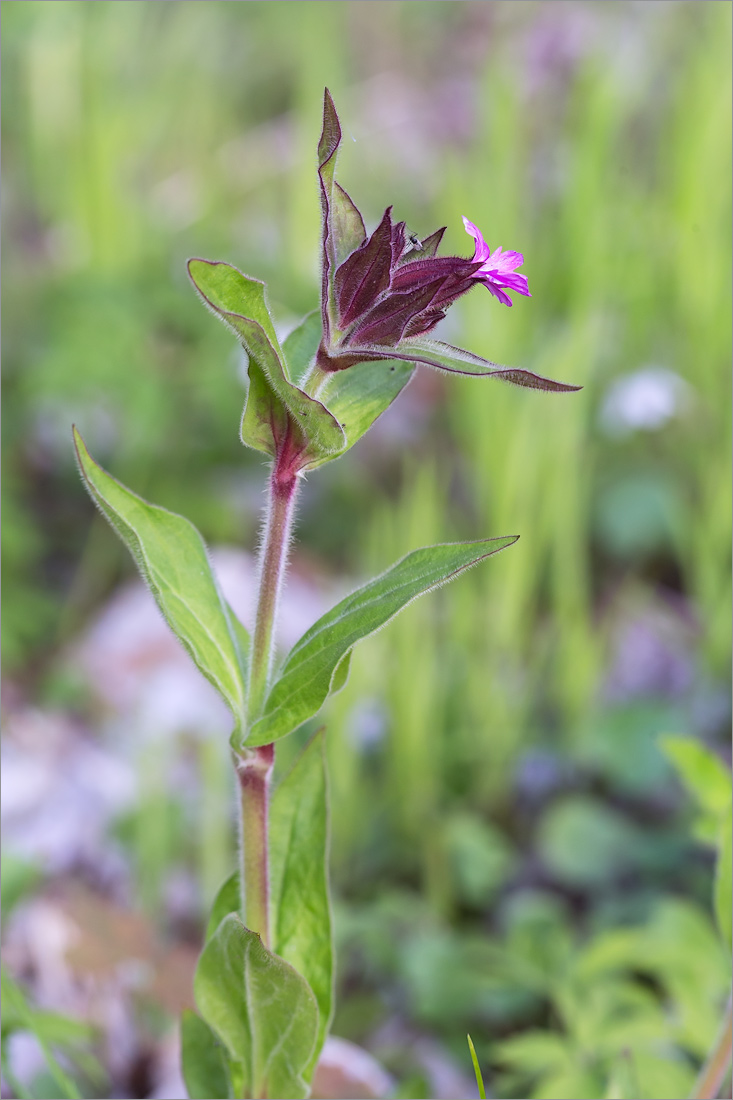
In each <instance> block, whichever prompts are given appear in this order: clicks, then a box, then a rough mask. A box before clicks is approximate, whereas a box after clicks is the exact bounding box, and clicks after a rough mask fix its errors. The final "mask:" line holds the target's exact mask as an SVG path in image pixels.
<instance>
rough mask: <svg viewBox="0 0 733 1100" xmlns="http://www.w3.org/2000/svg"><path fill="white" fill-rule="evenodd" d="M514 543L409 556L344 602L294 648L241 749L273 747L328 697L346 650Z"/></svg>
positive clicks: (449, 547) (466, 545)
mask: <svg viewBox="0 0 733 1100" xmlns="http://www.w3.org/2000/svg"><path fill="white" fill-rule="evenodd" d="M517 538H518V536H515V535H509V536H507V537H505V538H495V539H482V540H480V541H478V542H456V543H444V544H443V545H439V546H426V547H423V548H422V549H421V550H413V552H412V553H411V554H407V556H406V557H404V558H402V560H401V561H398V562H397V563H396V564H395V565H393V566H392V567H391V568H390V569H388V570H387V571H386V572H385V573H383V574H382V575H381V576H380V577H376V578H375V579H374V580H373V581H370V582H369V584H366V585H364V587H363V588H358V589H357V590H356V592H353V593H352V594H351V595H350V596H347V597H346V599H345V600H342V601H341V602H340V603H338V604H337V605H336V606H335V607H334V608H332V609H331V611H329V612H328V613H327V614H326V615H324V616H323V617H322V618H320V619H319V620H318V622H317V623H315V624H314V625H313V626H312V627H311V628H310V630H307V631H306V633H305V634H304V635H303V637H302V638H301V639H300V640H299V641H298V642H296V643H295V645H294V646H293V648H292V650H291V651H290V654H289V655H288V658H287V660H286V662H285V665H284V667H283V669H282V671H281V673H280V676H279V678H278V679H277V680H276V681H275V683H274V685H273V687H272V689H271V691H270V694H269V695H268V697H267V700H266V702H265V708H264V713H263V715H262V717H261V718H260V719H258V721H257V722H255V723H254V725H253V726H252V727H251V729H250V732H249V736H248V739H247V743H248V744H251V745H264V744H267V743H268V742H270V741H275V740H277V739H278V738H279V737H284V736H285V735H286V734H287V733H291V732H292V731H293V730H294V729H297V728H298V726H300V725H301V724H302V723H303V722H305V721H307V719H308V718H312V717H313V716H314V715H315V714H317V713H318V710H319V709H320V707H321V705H322V704H323V703H324V702H325V700H326V698H327V697H328V694H329V692H330V691H331V689H332V687H333V684H334V681H333V677H334V673H335V672H336V669H337V667H338V664H339V662H340V661H341V659H342V657H344V656H345V654H347V653H348V652H349V650H350V649H351V648H352V646H354V645H355V644H356V643H357V642H359V641H361V640H362V638H366V637H368V636H369V635H370V634H373V633H374V631H375V630H379V628H380V627H381V626H384V624H385V623H387V622H389V620H390V619H391V618H393V617H394V616H395V615H396V614H397V613H398V612H399V611H401V610H402V608H403V607H406V606H407V604H409V603H411V602H412V601H413V600H414V599H416V598H417V597H418V596H421V595H423V594H424V593H425V592H430V591H431V590H432V589H433V588H437V587H439V586H440V585H442V584H445V582H446V581H449V580H452V579H453V577H456V576H458V574H459V573H462V572H463V571H464V570H466V569H468V568H470V567H471V566H472V565H475V564H476V563H477V562H479V561H482V560H483V559H484V558H487V557H489V556H490V555H492V554H496V553H497V552H498V551H499V550H503V549H504V548H505V547H507V546H511V545H512V543H514V542H516V541H517Z"/></svg>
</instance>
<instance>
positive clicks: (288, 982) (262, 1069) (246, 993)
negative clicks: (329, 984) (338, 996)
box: [194, 913, 318, 1100]
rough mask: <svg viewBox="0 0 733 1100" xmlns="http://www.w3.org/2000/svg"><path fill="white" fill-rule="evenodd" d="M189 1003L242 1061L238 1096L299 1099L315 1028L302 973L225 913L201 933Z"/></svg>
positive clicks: (313, 1006) (311, 1002)
mask: <svg viewBox="0 0 733 1100" xmlns="http://www.w3.org/2000/svg"><path fill="white" fill-rule="evenodd" d="M194 993H195V996H196V1004H197V1005H198V1008H199V1012H200V1013H201V1015H202V1016H203V1018H204V1020H205V1021H206V1022H207V1024H209V1026H210V1027H211V1028H212V1029H213V1030H214V1032H215V1033H216V1034H217V1035H218V1036H219V1037H220V1038H221V1039H222V1040H223V1042H224V1044H225V1046H226V1048H227V1051H228V1053H229V1056H230V1057H231V1058H232V1059H234V1060H235V1061H237V1062H239V1063H240V1064H241V1066H242V1071H243V1077H244V1082H243V1083H244V1090H243V1092H242V1093H241V1094H240V1095H244V1096H252V1097H254V1096H271V1097H276V1096H279V1097H292V1098H293V1100H304V1098H305V1097H306V1096H307V1095H308V1085H307V1083H306V1080H305V1078H304V1076H303V1075H304V1072H305V1071H306V1069H307V1067H308V1064H309V1061H310V1057H311V1053H312V1051H313V1046H314V1043H315V1041H316V1032H317V1029H318V1008H317V1005H316V1001H315V998H314V996H313V993H312V992H311V990H310V988H309V986H308V983H307V982H306V980H305V979H304V978H303V977H301V975H300V974H298V972H297V971H296V970H294V969H293V967H292V966H290V965H289V964H288V963H286V962H283V960H282V959H280V958H278V956H277V955H273V954H272V952H270V951H268V950H267V948H266V947H264V945H263V943H262V941H261V939H260V937H259V936H258V935H256V933H254V932H250V931H249V929H247V928H245V926H244V925H243V924H242V922H241V920H240V919H239V917H238V916H237V915H236V914H234V913H230V914H229V916H228V917H225V918H224V920H223V921H222V923H221V924H220V925H219V927H218V929H217V930H216V932H215V933H214V935H213V936H212V937H211V939H210V940H209V941H208V943H207V944H206V946H205V947H204V950H203V952H202V954H201V958H200V959H199V963H198V967H197V969H196V976H195V978H194Z"/></svg>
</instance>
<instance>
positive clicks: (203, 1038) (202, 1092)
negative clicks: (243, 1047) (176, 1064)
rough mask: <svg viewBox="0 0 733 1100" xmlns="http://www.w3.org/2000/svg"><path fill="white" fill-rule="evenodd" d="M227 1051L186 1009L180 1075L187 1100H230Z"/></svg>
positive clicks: (183, 1017)
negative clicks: (181, 1075) (184, 1085)
mask: <svg viewBox="0 0 733 1100" xmlns="http://www.w3.org/2000/svg"><path fill="white" fill-rule="evenodd" d="M228 1061H229V1060H228V1057H227V1054H226V1051H225V1049H224V1047H223V1046H222V1044H221V1043H220V1042H219V1040H218V1039H217V1037H216V1035H215V1034H214V1032H213V1031H212V1030H211V1028H210V1027H209V1025H208V1024H207V1023H206V1021H205V1020H202V1019H201V1017H200V1016H197V1015H196V1013H195V1012H192V1011H191V1010H190V1009H186V1010H185V1011H184V1013H183V1015H182V1016H181V1072H182V1073H183V1080H184V1081H185V1082H186V1090H187V1092H188V1096H189V1100H229V1097H230V1096H231V1095H232V1085H231V1079H230V1077H229V1065H228Z"/></svg>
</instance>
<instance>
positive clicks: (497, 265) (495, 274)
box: [463, 218, 532, 306]
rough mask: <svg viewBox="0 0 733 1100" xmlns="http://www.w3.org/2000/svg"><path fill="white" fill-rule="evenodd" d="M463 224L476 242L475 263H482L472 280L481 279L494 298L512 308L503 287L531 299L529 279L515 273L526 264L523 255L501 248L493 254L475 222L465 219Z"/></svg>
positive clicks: (496, 249)
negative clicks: (504, 250) (516, 269)
mask: <svg viewBox="0 0 733 1100" xmlns="http://www.w3.org/2000/svg"><path fill="white" fill-rule="evenodd" d="M463 224H464V226H465V228H466V232H467V233H468V234H469V235H470V236H471V237H473V239H474V240H475V242H476V248H475V251H474V254H473V259H474V262H477V261H478V260H480V261H481V267H480V268H479V269H478V271H474V272H473V273H472V275H471V278H472V279H479V280H480V281H481V282H482V283H483V284H484V285H485V286H487V287H488V288H489V290H490V291H491V293H492V294H493V295H494V297H496V298H498V299H499V301H500V302H503V303H504V305H505V306H510V305H512V304H513V303H512V300H511V298H510V297H509V295H508V294H505V293H504V291H503V290H502V287H506V288H507V290H516V292H517V293H518V294H524V295H525V296H526V297H527V298H531V297H532V295H531V294H530V292H529V287H528V285H527V277H526V276H525V275H518V274H517V272H516V271H515V268H517V267H521V266H522V264H523V263H524V256H523V255H522V253H521V252H503V251H502V249H501V248H500V247H499V248H495V249H494V251H493V252H492V251H491V249H490V248H489V246H488V245H487V243H486V241H485V240H484V238H483V236H482V234H481V230H480V229H478V228H477V226H475V225H474V224H473V222H470V221H469V220H468V218H464V219H463Z"/></svg>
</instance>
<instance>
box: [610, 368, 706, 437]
mask: <svg viewBox="0 0 733 1100" xmlns="http://www.w3.org/2000/svg"><path fill="white" fill-rule="evenodd" d="M691 397H692V387H691V386H690V385H689V383H688V382H686V381H685V380H684V378H681V377H680V376H679V374H675V372H674V371H671V370H667V368H666V367H644V369H643V370H638V371H634V373H633V374H627V375H624V377H623V378H618V379H616V381H615V382H612V383H611V385H610V386H609V388H608V391H607V392H606V395H605V397H604V399H603V402H602V404H601V411H600V422H601V426H602V428H603V429H604V430H605V431H606V433H607V434H608V435H615V436H622V435H628V434H629V433H630V432H633V431H636V430H642V431H656V430H657V429H658V428H662V427H664V425H665V424H666V423H667V422H668V421H670V420H671V419H672V418H673V417H676V416H679V415H680V414H681V413H683V412H684V411H685V410H686V409H687V408H688V407H689V405H690V400H691Z"/></svg>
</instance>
